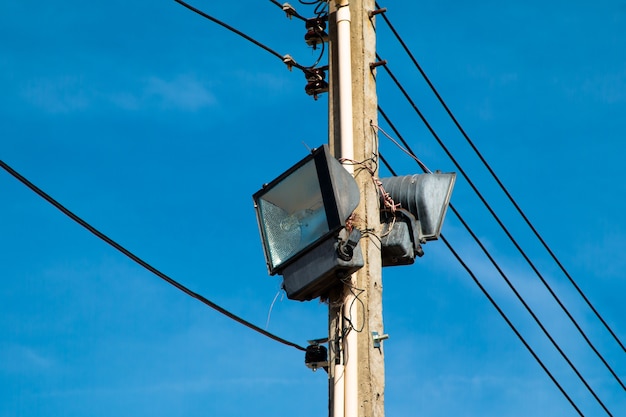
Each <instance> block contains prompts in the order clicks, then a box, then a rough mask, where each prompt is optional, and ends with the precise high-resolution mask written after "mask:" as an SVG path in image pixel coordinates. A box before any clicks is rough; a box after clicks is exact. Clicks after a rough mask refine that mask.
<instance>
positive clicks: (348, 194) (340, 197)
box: [253, 145, 359, 275]
mask: <svg viewBox="0 0 626 417" xmlns="http://www.w3.org/2000/svg"><path fill="white" fill-rule="evenodd" d="M253 199H254V203H255V208H256V212H257V220H258V223H259V229H260V231H261V239H262V241H263V248H264V251H265V258H266V261H267V265H268V269H269V272H270V274H272V275H273V274H276V273H281V271H282V270H283V269H284V268H285V267H287V266H288V265H289V264H290V263H292V262H294V261H295V260H296V259H297V258H298V257H300V256H302V255H303V254H304V253H305V252H307V251H308V250H310V249H313V247H315V246H318V245H319V244H321V242H322V241H324V240H325V239H326V238H328V237H330V236H336V235H337V234H338V232H339V230H340V229H341V228H343V226H345V223H346V219H347V218H348V217H349V216H350V215H351V214H352V212H353V211H354V209H355V208H356V206H357V205H358V203H359V188H358V186H357V184H356V181H355V180H354V178H353V177H352V175H351V174H350V173H349V172H348V171H346V169H345V168H344V167H343V166H342V165H341V164H340V163H339V162H338V161H337V160H336V159H335V158H333V157H332V155H330V151H329V149H328V146H326V145H324V146H322V147H320V148H317V149H316V150H314V151H313V152H312V153H311V155H309V156H307V157H306V158H304V159H303V160H301V161H300V162H298V163H297V164H296V165H294V166H293V167H291V168H290V169H289V170H287V171H286V172H285V173H283V174H282V175H280V176H279V177H278V178H276V179H275V180H274V181H272V182H271V183H269V184H267V185H265V186H264V187H263V188H262V189H261V190H259V191H258V192H256V193H255V194H254V196H253ZM335 240H336V239H335Z"/></svg>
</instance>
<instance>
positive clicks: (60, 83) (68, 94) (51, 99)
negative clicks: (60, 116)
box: [22, 75, 90, 113]
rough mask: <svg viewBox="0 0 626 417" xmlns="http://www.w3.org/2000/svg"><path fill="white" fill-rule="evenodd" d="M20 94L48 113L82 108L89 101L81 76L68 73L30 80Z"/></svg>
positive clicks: (86, 105) (85, 106)
mask: <svg viewBox="0 0 626 417" xmlns="http://www.w3.org/2000/svg"><path fill="white" fill-rule="evenodd" d="M22 96H23V97H24V99H25V100H26V101H28V102H30V103H32V104H34V105H35V106H36V107H39V108H42V109H43V110H45V111H46V112H48V113H69V112H73V111H79V110H84V109H85V108H87V107H88V105H89V102H90V100H89V98H88V94H87V92H86V90H85V86H84V80H83V79H82V77H80V76H69V75H68V76H61V77H55V78H37V79H34V80H31V81H30V82H29V83H28V84H27V85H26V86H25V88H24V89H23V90H22Z"/></svg>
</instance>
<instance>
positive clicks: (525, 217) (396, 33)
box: [376, 3, 626, 352]
mask: <svg viewBox="0 0 626 417" xmlns="http://www.w3.org/2000/svg"><path fill="white" fill-rule="evenodd" d="M376 7H379V6H378V3H376ZM382 17H383V20H384V21H385V23H387V26H389V29H391V32H392V33H393V34H394V36H395V37H396V39H397V40H398V42H400V45H402V48H403V49H404V50H405V51H406V53H407V55H408V56H409V58H410V59H411V61H413V64H414V65H415V67H416V68H417V70H418V71H419V72H420V74H421V75H422V77H423V78H424V81H426V83H427V84H428V86H429V87H430V89H431V90H432V92H433V93H434V94H435V96H436V97H437V99H438V100H439V102H440V103H441V105H442V106H443V108H444V109H445V111H446V112H447V113H448V116H450V119H451V120H452V122H453V123H454V124H455V125H456V127H457V129H458V130H459V132H460V133H461V135H463V137H464V138H465V140H466V141H467V143H468V144H469V145H470V147H471V148H472V150H473V151H474V152H475V153H476V155H477V156H478V158H479V159H480V161H481V162H482V163H483V165H484V166H485V168H487V170H488V171H489V173H490V174H491V176H492V177H493V178H494V180H495V181H496V183H497V184H498V186H499V187H500V189H502V191H503V192H504V194H505V195H506V196H507V198H508V199H509V201H510V202H511V204H513V207H515V209H516V210H517V212H518V213H519V215H520V216H521V217H522V219H523V220H524V222H526V224H527V225H528V227H529V228H530V230H531V231H532V232H533V234H534V235H535V236H536V237H537V239H538V240H539V242H540V243H541V244H542V246H543V247H544V248H545V249H546V251H547V252H548V254H549V255H550V256H551V257H552V259H553V260H554V262H555V263H556V264H557V265H558V267H559V268H560V269H561V271H562V272H563V274H564V275H565V276H566V277H567V279H568V280H569V281H570V283H571V284H572V285H573V286H574V288H575V289H576V291H577V292H578V294H579V295H580V296H581V297H582V299H583V300H584V301H585V303H586V304H587V306H588V307H589V308H590V309H591V311H593V313H594V314H595V316H596V317H597V318H598V320H600V322H601V323H602V324H603V325H604V327H605V328H606V330H607V331H608V332H609V333H610V334H611V336H612V337H613V339H615V341H616V342H617V344H619V346H620V347H621V348H622V350H623V351H624V352H626V347H625V346H624V344H623V343H622V342H621V340H620V339H619V337H617V335H616V334H615V332H614V331H613V329H611V327H610V326H609V325H608V323H607V322H606V321H605V320H604V318H602V316H601V315H600V313H599V312H598V311H597V309H596V308H595V307H594V306H593V304H591V301H589V299H588V298H587V296H586V295H585V294H584V293H583V291H582V290H581V289H580V287H579V286H578V284H576V282H575V281H574V278H572V276H571V275H570V273H569V272H568V271H567V269H565V266H563V264H562V263H561V261H560V260H559V259H558V258H557V256H556V255H555V254H554V252H553V251H552V249H551V248H550V247H549V246H548V244H547V243H546V241H545V240H544V239H543V237H542V236H541V234H540V233H539V232H538V231H537V229H536V228H535V226H534V225H533V224H532V223H531V221H530V220H529V219H528V217H527V216H526V214H525V213H524V211H523V210H522V209H521V207H520V206H519V205H518V204H517V201H516V200H515V199H514V198H513V196H512V195H511V193H509V191H508V189H507V188H506V187H505V186H504V184H503V183H502V181H501V180H500V178H499V177H498V176H497V175H496V173H495V171H494V170H493V169H492V168H491V166H490V165H489V164H488V163H487V161H486V160H485V158H484V157H483V155H482V153H481V152H480V151H479V150H478V148H477V147H476V145H475V144H474V142H473V141H472V140H471V139H470V137H469V135H468V134H467V132H466V131H465V129H463V127H462V126H461V124H460V123H459V121H458V120H457V118H456V117H455V116H454V114H453V113H452V111H451V110H450V108H449V107H448V105H447V104H446V102H445V101H444V100H443V98H442V97H441V95H440V94H439V91H437V89H436V88H435V86H434V85H433V83H432V82H431V81H430V78H429V77H428V76H427V75H426V72H425V71H424V70H423V69H422V66H421V65H420V64H419V63H418V62H417V60H416V59H415V57H414V56H413V54H412V53H411V50H410V49H409V48H408V46H407V45H406V43H405V42H404V40H403V39H402V37H401V36H400V35H399V33H398V32H397V31H396V29H395V27H394V26H393V25H392V24H391V22H390V21H389V19H388V18H387V16H386V15H385V14H383V15H382Z"/></svg>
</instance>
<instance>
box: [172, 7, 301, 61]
mask: <svg viewBox="0 0 626 417" xmlns="http://www.w3.org/2000/svg"><path fill="white" fill-rule="evenodd" d="M174 1H175V2H176V3H178V4H180V5H181V6H184V7H186V8H187V9H189V10H191V11H192V12H195V13H197V14H198V15H200V16H202V17H204V18H205V19H208V20H210V21H211V22H213V23H217V24H218V25H220V26H222V27H224V28H226V29H228V30H230V31H231V32H233V33H235V34H237V35H239V36H241V37H242V38H244V39H246V40H248V41H250V42H252V43H253V44H255V45H256V46H258V47H260V48H262V49H264V50H266V51H267V52H269V53H270V54H272V55H274V56H275V57H277V58H278V59H280V60H281V61H282V62H283V63H285V64H287V66H288V67H296V68H298V69H299V70H301V71H306V70H307V68H306V67H304V66H302V65H300V64H298V63H297V62H296V61H294V60H293V58H291V57H290V56H289V55H281V54H279V53H278V52H276V51H275V50H273V49H272V48H270V47H269V46H267V45H264V44H263V43H261V42H259V41H257V40H256V39H254V38H252V37H251V36H248V35H246V34H245V33H243V32H242V31H240V30H238V29H235V28H234V27H232V26H231V25H229V24H227V23H224V22H222V21H221V20H219V19H217V18H215V17H213V16H211V15H209V14H207V13H205V12H203V11H202V10H200V9H197V8H195V7H193V6H192V5H190V4H189V3H186V2H184V1H182V0H174ZM281 7H282V6H281Z"/></svg>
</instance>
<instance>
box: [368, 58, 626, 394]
mask: <svg viewBox="0 0 626 417" xmlns="http://www.w3.org/2000/svg"><path fill="white" fill-rule="evenodd" d="M376 56H377V58H378V60H379V61H382V60H381V59H380V56H378V54H377V55H376ZM383 68H384V69H385V71H386V72H387V74H388V75H389V76H390V77H391V79H392V80H393V81H394V83H395V84H396V86H397V87H398V89H399V90H400V91H401V92H402V94H403V95H404V97H405V98H406V100H407V101H408V102H409V104H410V105H411V106H412V107H413V110H415V112H416V113H417V115H418V116H419V118H420V119H421V120H422V122H423V123H424V125H425V126H426V128H427V129H428V131H429V132H430V133H431V134H432V136H433V137H434V138H435V140H436V141H437V143H438V144H439V146H441V148H442V149H443V150H444V152H445V153H446V155H448V157H449V158H450V160H451V161H452V163H453V164H454V165H455V166H456V167H457V169H458V170H459V172H460V173H461V175H463V177H464V178H465V180H466V181H467V183H468V184H469V186H470V187H471V188H472V190H473V191H474V193H476V195H477V196H478V198H479V199H480V201H481V202H482V203H483V205H484V206H485V207H486V208H487V210H488V211H489V213H490V214H491V216H492V217H493V218H494V219H495V221H496V222H497V223H498V225H499V226H500V228H501V229H502V230H503V231H504V233H505V234H506V236H507V237H508V239H509V240H510V241H511V242H512V243H513V245H514V246H515V248H516V249H517V251H518V252H519V253H520V254H521V255H522V257H523V258H524V260H525V261H526V263H527V264H528V265H529V266H530V267H531V269H532V270H533V272H534V273H535V275H537V277H538V278H539V280H540V281H541V283H542V284H543V285H544V287H545V288H546V289H547V290H548V292H549V293H550V295H551V296H552V298H554V300H555V301H556V302H557V304H558V305H559V307H560V308H561V309H562V310H563V312H564V313H565V314H566V315H567V317H568V318H569V320H570V321H571V322H572V324H574V327H576V329H577V330H578V332H579V333H580V334H581V336H582V337H583V339H584V340H585V342H586V343H587V345H589V347H590V348H591V349H592V350H593V352H594V353H595V354H596V356H597V357H598V358H599V359H600V360H601V361H602V363H603V364H604V365H605V366H606V368H607V369H608V370H609V372H610V373H611V374H612V375H613V377H614V378H615V380H616V381H617V382H618V383H619V384H620V385H621V387H622V389H624V390H626V385H624V383H623V382H622V380H621V379H620V378H619V376H618V375H617V374H616V373H615V371H614V370H613V368H611V366H610V365H609V363H608V362H607V361H606V359H605V358H604V356H603V355H602V354H601V353H600V352H599V351H598V349H597V348H596V347H595V346H594V344H593V343H592V342H591V340H590V339H589V337H588V336H587V334H586V333H585V331H584V330H583V329H582V327H581V326H580V325H579V324H578V321H576V319H575V318H574V316H572V314H571V313H570V311H569V310H568V309H567V307H566V306H565V305H564V304H563V302H562V301H561V299H560V298H559V297H558V295H557V294H556V293H555V292H554V290H553V289H552V287H551V286H550V284H548V282H547V281H546V279H545V278H544V277H543V275H542V274H541V272H540V271H539V270H538V269H537V267H536V266H535V264H534V263H533V262H532V260H531V259H530V258H529V257H528V255H527V254H526V252H525V251H524V249H523V248H522V247H521V246H520V244H519V243H518V242H517V240H516V239H515V238H514V237H513V235H512V234H511V232H510V231H509V229H508V228H507V227H506V226H505V225H504V223H503V222H502V220H501V219H500V217H499V216H498V215H497V214H496V212H495V211H494V209H493V208H492V207H491V205H490V204H489V203H488V202H487V200H486V199H485V197H484V196H483V195H482V193H481V192H480V191H479V190H478V188H477V187H476V185H475V184H474V182H473V181H472V180H471V179H470V178H469V176H468V175H467V173H466V172H465V170H464V169H463V168H462V167H461V165H460V164H459V162H458V161H457V160H456V158H455V157H454V155H452V153H451V152H450V150H449V149H448V147H447V146H446V145H445V144H444V143H443V141H442V140H441V138H440V137H439V135H437V133H436V132H435V130H434V129H433V127H432V126H431V125H430V123H429V122H428V120H427V119H426V117H425V116H424V114H423V113H422V112H421V111H420V109H419V108H418V107H417V105H416V104H415V102H414V101H413V99H412V98H411V97H410V96H409V94H408V92H407V91H406V89H405V88H404V87H403V86H402V84H401V83H400V82H399V81H398V79H397V78H396V76H395V75H394V74H393V73H392V72H391V70H390V69H389V65H384V66H383Z"/></svg>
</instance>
